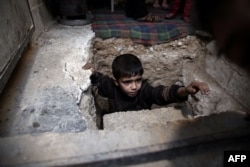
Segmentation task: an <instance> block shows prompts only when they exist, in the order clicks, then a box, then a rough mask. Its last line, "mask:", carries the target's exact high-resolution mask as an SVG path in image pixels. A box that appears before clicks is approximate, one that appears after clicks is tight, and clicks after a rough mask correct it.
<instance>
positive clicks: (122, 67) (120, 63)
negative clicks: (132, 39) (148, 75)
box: [112, 54, 144, 97]
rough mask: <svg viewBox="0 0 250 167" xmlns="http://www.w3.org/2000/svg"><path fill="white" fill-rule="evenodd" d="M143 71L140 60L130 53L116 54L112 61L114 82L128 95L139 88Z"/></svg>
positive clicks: (135, 92) (131, 95) (132, 94)
mask: <svg viewBox="0 0 250 167" xmlns="http://www.w3.org/2000/svg"><path fill="white" fill-rule="evenodd" d="M143 71H144V70H143V67H142V64H141V61H140V60H139V58H138V57H136V56H135V55H132V54H123V55H120V56H117V57H116V58H115V59H114V61H113V63H112V73H113V76H114V81H115V84H116V85H117V86H119V87H120V88H121V90H122V91H123V92H124V93H125V94H126V95H128V96H130V97H134V96H136V95H137V93H138V91H139V90H140V89H141V83H142V75H143Z"/></svg>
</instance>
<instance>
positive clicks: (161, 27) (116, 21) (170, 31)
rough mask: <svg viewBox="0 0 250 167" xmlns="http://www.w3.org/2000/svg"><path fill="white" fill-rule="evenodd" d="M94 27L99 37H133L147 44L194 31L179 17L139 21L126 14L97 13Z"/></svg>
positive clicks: (182, 35) (157, 42) (168, 39)
mask: <svg viewBox="0 0 250 167" xmlns="http://www.w3.org/2000/svg"><path fill="white" fill-rule="evenodd" d="M162 17H163V16H162ZM92 29H93V31H94V32H95V35H96V36H97V37H100V38H103V39H107V38H112V37H116V38H131V39H132V40H134V42H136V43H142V44H147V45H153V44H159V43H163V42H168V41H170V40H173V39H177V38H180V37H184V36H187V35H189V34H192V33H193V30H192V28H191V26H190V25H189V24H188V23H185V22H184V21H183V20H181V19H180V18H178V17H177V18H175V19H171V20H163V21H162V22H159V23H151V22H138V21H136V20H133V19H131V18H128V17H126V16H125V15H124V14H96V15H95V21H94V22H93V23H92Z"/></svg>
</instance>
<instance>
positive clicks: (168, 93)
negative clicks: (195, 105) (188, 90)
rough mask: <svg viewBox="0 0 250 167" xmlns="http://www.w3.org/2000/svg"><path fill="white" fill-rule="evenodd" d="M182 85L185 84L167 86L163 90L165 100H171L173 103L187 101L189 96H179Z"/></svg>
mask: <svg viewBox="0 0 250 167" xmlns="http://www.w3.org/2000/svg"><path fill="white" fill-rule="evenodd" d="M180 87H183V86H179V85H172V86H170V87H165V88H164V89H163V91H162V96H163V98H164V99H165V101H166V102H171V103H176V102H177V103H178V102H184V101H187V99H188V96H185V97H179V96H178V94H177V91H178V89H179V88H180Z"/></svg>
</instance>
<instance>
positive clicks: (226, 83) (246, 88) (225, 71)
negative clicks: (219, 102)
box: [206, 41, 250, 111]
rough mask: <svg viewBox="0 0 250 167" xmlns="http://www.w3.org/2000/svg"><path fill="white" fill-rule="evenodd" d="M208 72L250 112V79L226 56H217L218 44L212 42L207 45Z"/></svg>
mask: <svg viewBox="0 0 250 167" xmlns="http://www.w3.org/2000/svg"><path fill="white" fill-rule="evenodd" d="M207 49H208V54H207V57H206V72H207V73H208V74H210V75H211V76H212V77H213V78H214V79H215V80H216V81H217V83H218V84H219V85H220V86H221V87H222V88H223V89H224V90H225V92H227V93H228V94H229V95H231V96H232V97H233V98H234V99H235V100H236V101H238V102H239V103H241V104H242V105H243V106H244V107H245V108H246V109H247V111H249V110H250V98H249V97H250V95H249V92H250V77H249V75H248V74H247V73H246V71H244V70H243V69H241V68H240V67H238V66H236V65H235V64H234V63H232V62H230V61H229V60H227V59H226V58H225V57H224V56H216V55H217V51H216V50H217V49H216V43H215V42H214V41H212V42H211V43H209V44H208V45H207Z"/></svg>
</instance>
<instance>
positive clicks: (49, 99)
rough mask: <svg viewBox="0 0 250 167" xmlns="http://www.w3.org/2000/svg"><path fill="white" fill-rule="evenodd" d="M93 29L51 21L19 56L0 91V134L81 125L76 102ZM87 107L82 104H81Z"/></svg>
mask: <svg viewBox="0 0 250 167" xmlns="http://www.w3.org/2000/svg"><path fill="white" fill-rule="evenodd" d="M93 37H94V33H93V31H92V30H91V27H90V26H89V25H87V26H81V27H77V26H76V27H71V26H63V25H59V24H56V23H55V24H53V25H52V26H51V28H50V29H48V31H46V32H43V34H42V35H41V36H40V37H39V38H38V40H37V41H36V43H33V44H32V46H31V47H30V48H29V49H28V50H27V51H26V52H25V54H23V55H22V58H21V60H20V62H19V65H18V66H17V68H16V70H15V72H14V75H13V76H14V77H12V78H11V79H10V82H9V83H8V85H7V87H9V89H11V90H9V91H5V92H3V93H2V95H1V100H0V102H1V105H0V106H1V107H0V111H1V113H0V119H1V121H0V124H1V127H0V136H4V137H6V136H15V135H20V134H34V133H41V132H79V131H83V130H85V129H86V128H87V123H86V120H85V118H84V117H83V115H82V114H81V111H80V107H79V103H80V100H81V97H82V93H83V92H84V91H86V90H87V89H88V87H89V85H90V81H89V75H90V74H91V72H90V71H88V70H87V71H84V70H81V67H82V66H83V64H84V63H85V62H86V61H87V60H88V58H89V56H90V55H89V54H90V53H91V52H90V51H89V49H90V48H91V41H92V38H93ZM86 105H88V104H86Z"/></svg>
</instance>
